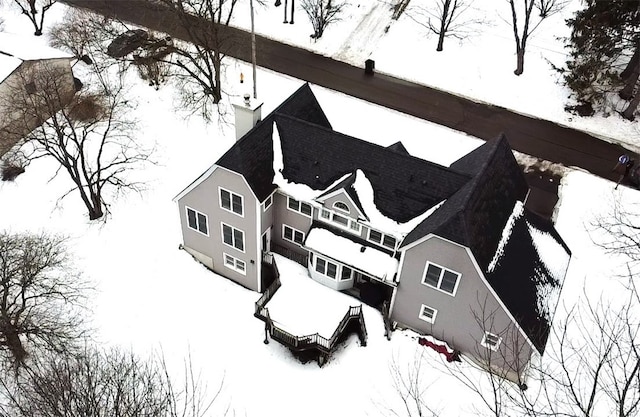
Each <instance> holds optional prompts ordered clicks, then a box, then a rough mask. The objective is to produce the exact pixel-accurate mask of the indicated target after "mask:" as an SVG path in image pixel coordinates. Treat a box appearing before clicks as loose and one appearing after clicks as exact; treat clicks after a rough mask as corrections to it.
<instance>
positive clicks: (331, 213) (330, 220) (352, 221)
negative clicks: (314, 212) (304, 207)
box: [318, 207, 362, 236]
mask: <svg viewBox="0 0 640 417" xmlns="http://www.w3.org/2000/svg"><path fill="white" fill-rule="evenodd" d="M323 212H326V213H329V218H328V219H327V218H324V217H322V213H323ZM334 215H338V216H341V217H345V218H346V219H347V225H346V226H345V225H344V224H342V223H338V222H337V221H335V220H334V219H333V216H334ZM318 220H320V221H322V222H325V223H327V224H330V225H332V226H334V227H337V228H339V229H342V230H345V231H347V232H350V233H353V234H354V235H358V236H360V233H361V232H362V225H361V224H360V223H358V221H357V220H355V219H352V218H351V217H349V216H345V213H344V212H342V211H341V212H340V213H336V212H334V211H332V210H330V209H328V208H325V207H323V208H321V209H320V212H319V214H318ZM352 224H356V225H358V228H357V229H352V228H351V225H352Z"/></svg>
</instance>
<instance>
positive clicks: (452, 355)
mask: <svg viewBox="0 0 640 417" xmlns="http://www.w3.org/2000/svg"><path fill="white" fill-rule="evenodd" d="M418 343H419V344H420V345H421V346H428V347H430V348H431V349H433V350H435V351H436V352H438V353H441V354H443V355H444V356H445V358H447V362H453V361H456V362H460V354H459V353H458V351H456V350H454V351H449V349H448V348H447V347H446V346H445V345H438V344H435V343H433V342H432V341H430V340H428V339H425V338H424V337H420V338H418Z"/></svg>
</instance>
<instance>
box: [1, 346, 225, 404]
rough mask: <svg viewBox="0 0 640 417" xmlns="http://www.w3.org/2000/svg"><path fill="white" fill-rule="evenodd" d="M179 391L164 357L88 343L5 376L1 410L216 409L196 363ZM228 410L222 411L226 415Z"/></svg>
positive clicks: (187, 368)
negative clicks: (101, 347)
mask: <svg viewBox="0 0 640 417" xmlns="http://www.w3.org/2000/svg"><path fill="white" fill-rule="evenodd" d="M182 379H183V382H182V383H180V384H178V386H179V387H180V390H176V389H175V387H174V382H173V381H172V378H171V376H170V373H169V371H168V369H167V366H166V363H165V362H164V360H163V359H162V358H149V359H142V358H140V357H138V356H136V355H134V354H133V353H130V352H123V351H122V350H119V349H116V348H113V349H110V350H101V349H98V348H95V347H91V346H89V347H86V348H85V349H84V350H83V351H80V352H78V353H75V354H68V355H62V356H49V357H47V358H45V359H43V360H40V361H38V362H36V363H34V364H33V365H32V366H30V367H29V368H27V369H26V370H24V372H22V373H21V374H20V375H18V376H17V378H16V379H15V380H13V379H12V380H8V379H5V380H3V381H2V382H3V384H2V388H3V391H4V392H3V393H2V394H4V397H6V398H7V400H6V401H5V404H4V405H3V406H2V408H0V413H2V412H4V413H5V414H6V415H11V416H15V417H27V416H29V417H31V416H40V417H58V416H65V417H87V416H95V417H100V416H105V417H106V416H121V417H203V416H205V415H206V414H207V413H208V412H209V411H210V410H211V408H212V407H213V405H214V402H215V401H216V399H217V398H218V396H219V394H220V392H221V389H222V383H221V384H220V387H219V389H218V391H217V392H215V393H214V394H213V395H212V396H209V393H208V392H207V387H206V385H204V384H203V383H202V381H201V380H200V379H199V378H197V376H196V374H195V370H194V369H193V366H192V364H191V361H190V360H189V361H188V362H186V363H185V374H184V377H183V378H182ZM227 411H228V408H227V409H224V410H223V411H222V412H221V413H220V414H217V415H225V414H226V413H227Z"/></svg>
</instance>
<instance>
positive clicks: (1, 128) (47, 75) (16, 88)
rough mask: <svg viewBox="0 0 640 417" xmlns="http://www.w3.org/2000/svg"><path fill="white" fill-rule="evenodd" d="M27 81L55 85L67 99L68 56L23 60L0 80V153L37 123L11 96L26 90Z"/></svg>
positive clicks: (69, 87) (69, 83)
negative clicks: (17, 105) (20, 108)
mask: <svg viewBox="0 0 640 417" xmlns="http://www.w3.org/2000/svg"><path fill="white" fill-rule="evenodd" d="M52 80H55V82H54V81H52ZM28 82H34V83H35V86H36V89H42V88H47V89H49V90H52V89H53V88H54V87H55V88H56V89H58V92H59V93H60V95H61V97H64V98H68V99H69V100H70V99H71V97H72V96H73V94H74V85H73V74H72V73H71V58H54V59H43V60H33V61H23V62H22V63H21V64H20V65H19V66H18V67H17V68H16V69H15V70H14V71H13V73H11V74H10V75H9V76H7V77H6V78H5V79H4V80H0V156H2V155H4V154H5V153H6V152H8V151H9V150H10V149H11V148H12V147H13V145H15V144H16V143H17V142H19V141H20V139H22V138H23V137H24V136H26V135H27V134H28V133H29V132H30V131H32V130H33V129H34V128H35V127H36V126H38V125H39V122H38V120H37V118H36V117H35V114H33V113H25V112H24V111H23V112H21V111H19V109H18V108H16V105H15V103H14V101H15V96H18V95H23V94H26V89H25V84H26V83H28ZM12 97H14V98H13V99H12ZM31 97H33V96H31Z"/></svg>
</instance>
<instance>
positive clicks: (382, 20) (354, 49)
mask: <svg viewBox="0 0 640 417" xmlns="http://www.w3.org/2000/svg"><path fill="white" fill-rule="evenodd" d="M373 3H374V4H373V6H372V7H371V10H369V13H367V14H366V15H365V16H364V18H363V19H362V20H361V21H360V23H358V26H356V28H355V29H354V30H353V32H351V34H350V35H349V36H348V37H347V38H346V39H347V40H346V41H345V43H344V44H343V45H342V47H341V48H340V50H339V51H338V53H337V54H336V55H335V58H337V59H339V60H342V61H347V62H353V63H355V64H362V63H364V60H365V59H367V58H369V57H370V56H371V54H373V53H374V52H375V48H376V46H377V45H378V42H379V41H380V39H381V38H382V37H383V36H384V35H385V33H386V30H385V29H386V28H387V26H389V25H390V24H391V14H392V11H391V10H390V8H389V4H388V3H386V2H381V1H374V2H373ZM361 7H362V6H361ZM383 8H386V10H383Z"/></svg>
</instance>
